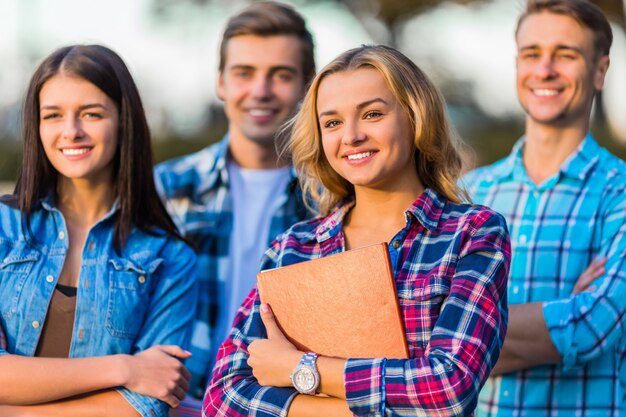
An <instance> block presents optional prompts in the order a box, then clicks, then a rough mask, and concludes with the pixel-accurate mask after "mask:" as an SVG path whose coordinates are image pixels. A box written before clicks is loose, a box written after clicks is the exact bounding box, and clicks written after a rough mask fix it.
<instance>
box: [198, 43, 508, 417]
mask: <svg viewBox="0 0 626 417" xmlns="http://www.w3.org/2000/svg"><path fill="white" fill-rule="evenodd" d="M291 131H292V138H291V142H290V150H291V153H292V157H293V161H294V165H295V167H296V168H297V170H298V172H299V175H300V177H301V180H302V182H303V186H304V190H305V191H306V192H307V194H308V196H309V198H310V199H312V201H313V202H314V203H315V205H316V206H317V207H319V211H320V216H319V217H317V218H316V219H314V220H311V221H308V222H302V223H298V224H296V225H294V226H293V227H292V228H291V229H289V230H288V231H287V232H285V233H284V234H282V235H281V236H279V237H278V238H277V240H276V241H275V242H274V243H273V245H272V246H271V247H270V248H269V250H268V251H267V252H266V256H265V258H264V262H263V265H262V268H263V269H267V268H275V267H281V266H285V265H289V264H294V263H297V262H303V261H306V260H309V259H314V258H319V257H322V256H328V255H332V254H334V253H338V252H341V251H345V250H350V249H353V248H358V247H362V246H366V245H371V244H375V243H379V242H389V252H390V255H391V261H392V265H393V270H394V274H395V278H396V287H397V293H398V300H399V304H400V309H401V313H402V316H403V320H404V326H405V331H406V337H407V341H408V344H409V352H410V359H402V360H399V359H387V358H330V357H322V356H318V355H316V354H315V352H299V351H298V350H297V349H296V348H295V347H294V346H293V345H292V344H291V343H290V342H289V341H288V340H287V339H286V338H285V337H284V335H283V334H282V333H281V332H280V330H279V328H278V327H277V325H276V323H275V321H274V319H273V316H272V313H271V308H270V306H268V305H261V303H260V301H259V298H258V294H257V292H256V290H253V291H252V292H251V294H250V295H249V297H248V299H247V300H246V301H245V302H244V304H243V306H242V308H241V309H240V311H239V314H238V316H237V317H236V318H235V322H234V328H233V330H232V332H231V334H230V337H229V338H228V339H227V340H226V341H225V343H224V344H223V345H222V347H221V349H220V351H219V354H218V358H217V366H216V368H215V370H214V373H213V378H212V381H211V383H210V384H209V387H208V389H207V392H206V396H205V401H204V410H205V412H206V414H207V415H228V416H245V415H257V416H260V415H262V416H285V415H288V416H350V415H357V416H374V415H376V416H379V415H395V416H409V415H426V414H428V415H445V416H461V415H471V414H472V413H473V410H474V408H475V406H476V400H477V396H478V392H479V390H480V388H481V386H482V385H483V383H484V381H485V379H486V378H487V376H488V375H489V372H490V370H491V368H492V367H493V365H494V364H495V362H496V360H497V358H498V355H499V352H500V349H501V347H502V342H503V340H504V335H505V330H506V322H507V321H506V318H507V306H506V297H505V294H506V283H507V274H508V268H509V257H510V248H509V239H508V233H507V229H506V225H505V222H504V220H503V219H502V217H501V216H499V215H498V214H496V213H494V212H492V211H490V210H488V209H487V208H484V207H479V206H472V205H468V204H462V203H461V200H462V198H463V192H462V191H461V190H460V189H459V188H458V187H457V185H456V184H457V182H456V181H457V178H458V176H459V173H460V170H461V160H460V158H459V155H458V153H457V151H456V149H455V145H454V141H453V140H452V135H451V133H450V127H449V124H448V121H447V116H446V113H445V107H444V103H443V100H442V99H441V97H440V95H439V94H438V92H437V90H436V89H435V88H434V87H433V85H432V84H431V82H430V81H429V80H428V79H427V77H426V76H425V75H424V74H423V73H422V72H421V71H420V69H419V68H417V66H415V64H414V63H413V62H411V61H410V60H409V59H408V58H406V57H405V56H404V55H402V54H401V53H400V52H398V51H396V50H394V49H392V48H388V47H384V46H363V47H360V48H356V49H353V50H350V51H347V52H345V53H343V54H342V55H340V56H339V57H338V58H336V59H335V60H334V61H332V62H331V63H330V64H328V65H327V66H326V67H325V68H324V69H323V70H322V71H320V73H319V74H318V75H317V76H316V77H315V79H314V80H313V82H312V85H311V87H310V89H309V91H308V93H307V95H306V97H305V99H304V103H303V106H302V108H301V110H300V112H299V113H298V115H297V116H296V118H295V119H294V121H293V125H292V130H291ZM372 314H376V312H375V311H372ZM305 366H306V367H308V368H309V369H310V370H311V373H312V374H313V375H314V376H317V381H318V382H319V383H318V384H316V383H315V378H311V379H310V381H312V383H311V385H309V386H305V385H306V384H302V380H298V379H297V378H295V379H294V382H292V379H291V378H290V375H291V374H292V373H296V372H298V371H299V370H300V369H301V368H302V367H305ZM294 371H295V372H294ZM312 394H324V395H323V396H318V395H312Z"/></svg>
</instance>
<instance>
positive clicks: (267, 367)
mask: <svg viewBox="0 0 626 417" xmlns="http://www.w3.org/2000/svg"><path fill="white" fill-rule="evenodd" d="M261 319H262V320H263V324H264V325H265V329H266V330H267V339H259V340H255V341H254V342H252V343H250V345H249V346H248V353H249V357H248V365H249V366H250V367H251V368H252V374H253V375H254V377H255V378H256V380H257V381H258V382H259V384H261V385H263V386H272V387H291V386H292V384H291V378H289V376H290V375H291V371H293V369H294V368H295V367H296V365H297V364H298V362H300V358H301V357H302V354H303V353H302V352H300V351H298V349H296V347H295V346H294V345H293V344H291V342H290V341H289V340H287V338H286V337H285V335H284V334H283V332H282V331H281V330H280V328H279V327H278V324H277V323H276V320H275V319H274V314H273V313H272V309H271V308H270V306H269V305H268V304H261Z"/></svg>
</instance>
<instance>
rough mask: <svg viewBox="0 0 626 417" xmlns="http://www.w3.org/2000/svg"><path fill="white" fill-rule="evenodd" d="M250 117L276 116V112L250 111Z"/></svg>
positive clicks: (264, 110)
mask: <svg viewBox="0 0 626 417" xmlns="http://www.w3.org/2000/svg"><path fill="white" fill-rule="evenodd" d="M248 113H250V116H253V117H266V116H271V115H273V114H274V110H271V109H250V110H248Z"/></svg>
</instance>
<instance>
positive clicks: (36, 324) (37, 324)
mask: <svg viewBox="0 0 626 417" xmlns="http://www.w3.org/2000/svg"><path fill="white" fill-rule="evenodd" d="M33 327H34V328H35V329H38V328H39V322H38V321H37V320H35V321H34V322H33Z"/></svg>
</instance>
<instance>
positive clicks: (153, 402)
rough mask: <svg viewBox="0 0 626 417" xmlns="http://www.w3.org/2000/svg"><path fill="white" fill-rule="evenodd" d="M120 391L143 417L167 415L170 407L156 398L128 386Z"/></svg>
mask: <svg viewBox="0 0 626 417" xmlns="http://www.w3.org/2000/svg"><path fill="white" fill-rule="evenodd" d="M118 392H119V393H120V394H121V395H122V396H123V397H124V398H125V399H126V401H128V403H129V404H130V405H131V406H132V407H133V408H134V409H135V410H136V411H137V412H138V413H139V414H141V417H167V416H168V413H169V410H170V407H169V406H168V405H167V404H166V403H164V402H163V401H160V400H157V399H156V398H152V397H148V396H146V395H141V394H138V393H136V392H133V391H130V390H128V389H126V388H120V389H118Z"/></svg>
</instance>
